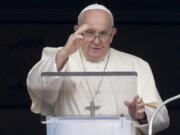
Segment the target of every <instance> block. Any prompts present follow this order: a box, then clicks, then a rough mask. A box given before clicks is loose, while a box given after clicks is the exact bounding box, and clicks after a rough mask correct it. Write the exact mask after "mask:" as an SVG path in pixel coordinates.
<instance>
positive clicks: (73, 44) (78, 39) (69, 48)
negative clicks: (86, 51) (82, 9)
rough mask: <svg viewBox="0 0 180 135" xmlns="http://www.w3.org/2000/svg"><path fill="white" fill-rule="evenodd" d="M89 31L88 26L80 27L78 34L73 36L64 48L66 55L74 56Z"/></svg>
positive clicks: (75, 33)
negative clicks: (84, 35)
mask: <svg viewBox="0 0 180 135" xmlns="http://www.w3.org/2000/svg"><path fill="white" fill-rule="evenodd" d="M87 29H88V25H87V24H84V25H82V26H80V27H79V28H78V29H77V30H76V32H74V33H73V34H71V35H70V36H69V38H68V40H67V42H66V44H65V46H64V51H65V53H66V54H67V55H68V56H69V55H71V54H73V53H74V52H75V51H76V50H77V49H78V48H79V47H80V46H81V45H82V43H83V39H84V37H83V36H82V34H83V32H84V31H86V30H87Z"/></svg>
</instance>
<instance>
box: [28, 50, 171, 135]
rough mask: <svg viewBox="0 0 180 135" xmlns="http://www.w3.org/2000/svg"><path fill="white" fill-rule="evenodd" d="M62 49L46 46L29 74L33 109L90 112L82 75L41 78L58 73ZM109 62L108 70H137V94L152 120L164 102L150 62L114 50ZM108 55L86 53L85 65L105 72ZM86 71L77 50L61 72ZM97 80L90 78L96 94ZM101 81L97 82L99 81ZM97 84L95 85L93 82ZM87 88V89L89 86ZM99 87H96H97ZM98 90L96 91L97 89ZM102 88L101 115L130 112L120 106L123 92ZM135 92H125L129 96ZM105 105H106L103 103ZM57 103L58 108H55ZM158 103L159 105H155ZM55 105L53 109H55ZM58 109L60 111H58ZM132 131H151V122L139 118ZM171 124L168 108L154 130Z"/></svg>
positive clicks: (75, 112)
mask: <svg viewBox="0 0 180 135" xmlns="http://www.w3.org/2000/svg"><path fill="white" fill-rule="evenodd" d="M59 49H61V48H49V47H47V48H44V49H43V54H42V59H41V60H40V61H39V62H38V63H37V64H36V65H35V66H34V67H33V68H32V69H31V71H30V72H29V74H28V77H27V87H28V91H29V94H30V97H31V99H32V105H31V110H32V111H33V112H34V113H41V114H43V115H53V114H54V112H55V113H56V114H58V115H88V114H89V112H88V111H87V110H85V107H86V106H88V105H89V102H90V100H91V97H90V93H89V90H88V89H87V82H83V81H80V78H75V79H67V78H66V79H67V80H68V81H67V80H66V79H65V78H63V77H43V78H42V77H41V73H42V72H57V68H56V63H55V56H56V52H57V51H58V50H59ZM109 53H110V55H109V61H108V63H107V68H106V71H128V72H129V71H130V72H132V71H133V72H137V76H138V77H137V94H138V95H139V96H140V97H142V98H143V101H144V103H145V104H146V105H145V112H146V115H147V118H148V122H149V121H150V119H151V116H152V114H153V112H154V110H155V107H156V106H157V105H158V104H161V103H162V100H161V98H160V96H159V93H158V91H157V89H156V86H155V82H154V78H153V75H152V71H151V69H150V67H149V64H148V63H147V62H145V61H144V60H142V59H141V58H138V57H136V56H133V55H130V54H127V53H123V52H120V51H117V50H115V49H112V48H111V49H110V51H109ZM107 58H108V55H107V56H105V58H104V59H102V60H101V61H99V62H94V63H92V62H89V61H87V60H86V59H85V57H84V56H83V57H82V59H83V61H84V66H85V70H86V71H93V72H94V71H95V72H102V71H103V70H104V66H105V63H106V61H107ZM82 71H84V69H83V65H82V60H81V57H80V52H79V50H77V51H76V52H75V53H74V54H72V55H71V56H69V59H68V61H67V62H66V63H65V65H64V67H63V69H62V70H61V72H82ZM96 79H97V80H96V81H94V82H93V81H92V80H93V79H88V80H89V86H90V87H91V88H90V90H91V91H92V94H93V93H96V90H97V85H98V82H99V80H98V78H96ZM96 83H97V84H96ZM92 84H93V85H92ZM83 86H84V87H83ZM85 87H86V88H85ZM93 87H95V88H93ZM93 90H95V91H93ZM110 90H111V89H109V91H107V90H104V89H100V92H99V94H98V95H97V97H96V98H95V103H96V105H100V106H102V107H101V108H100V109H99V110H97V111H96V114H97V115H101V114H103V115H119V114H122V113H123V114H125V115H128V109H127V108H126V107H124V108H123V107H122V108H121V106H119V103H120V102H121V104H122V103H123V102H124V101H121V99H120V98H118V95H122V93H121V92H118V91H116V92H114V91H113V92H112V91H110ZM129 94H131V93H123V95H129ZM103 105H104V106H103ZM54 106H57V107H54ZM154 106H155V107H154ZM52 108H53V109H52ZM54 108H56V110H54ZM132 125H133V126H132V128H134V129H135V130H133V129H132V131H135V132H136V135H140V134H141V133H144V134H148V124H144V125H140V124H139V123H138V122H136V121H132ZM168 125H169V116H168V113H167V110H166V108H165V107H164V108H163V109H162V110H161V111H160V112H159V114H158V115H157V117H156V119H155V122H154V125H153V131H154V132H158V131H160V130H162V129H164V128H167V127H168Z"/></svg>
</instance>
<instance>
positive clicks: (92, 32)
mask: <svg viewBox="0 0 180 135" xmlns="http://www.w3.org/2000/svg"><path fill="white" fill-rule="evenodd" d="M86 33H88V34H94V33H95V32H94V31H92V30H88V31H86Z"/></svg>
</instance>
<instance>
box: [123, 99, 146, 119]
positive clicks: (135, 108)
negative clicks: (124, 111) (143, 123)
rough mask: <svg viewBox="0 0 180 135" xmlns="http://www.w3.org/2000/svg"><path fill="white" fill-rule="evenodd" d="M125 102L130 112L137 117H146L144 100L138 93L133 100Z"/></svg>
mask: <svg viewBox="0 0 180 135" xmlns="http://www.w3.org/2000/svg"><path fill="white" fill-rule="evenodd" d="M124 104H125V105H126V106H127V107H128V110H129V114H130V115H131V116H132V117H133V118H134V119H135V120H136V119H143V118H144V117H145V109H144V102H143V99H142V98H141V97H139V96H138V95H137V96H135V97H134V99H133V101H132V102H129V101H125V102H124Z"/></svg>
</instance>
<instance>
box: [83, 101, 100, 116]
mask: <svg viewBox="0 0 180 135" xmlns="http://www.w3.org/2000/svg"><path fill="white" fill-rule="evenodd" d="M99 108H100V106H95V103H94V101H91V102H90V105H89V106H86V107H85V109H86V110H89V111H90V116H95V111H96V110H98V109H99Z"/></svg>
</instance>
